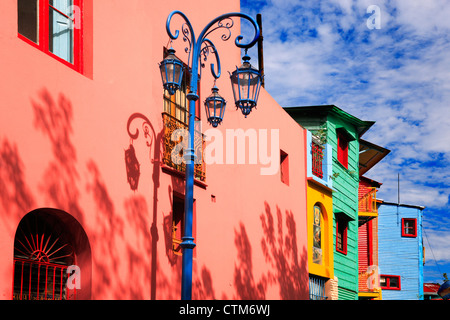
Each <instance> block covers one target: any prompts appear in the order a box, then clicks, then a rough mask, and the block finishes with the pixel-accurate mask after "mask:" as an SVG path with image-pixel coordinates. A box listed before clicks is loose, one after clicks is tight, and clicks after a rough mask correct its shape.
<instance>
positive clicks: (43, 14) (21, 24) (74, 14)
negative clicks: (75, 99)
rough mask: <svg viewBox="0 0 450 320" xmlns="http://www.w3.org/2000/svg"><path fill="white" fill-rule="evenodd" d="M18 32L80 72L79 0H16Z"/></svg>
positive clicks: (23, 37) (42, 49)
mask: <svg viewBox="0 0 450 320" xmlns="http://www.w3.org/2000/svg"><path fill="white" fill-rule="evenodd" d="M17 5H18V33H19V38H21V39H23V40H25V41H26V42H28V43H30V44H31V45H33V46H35V47H37V48H38V49H39V50H41V51H43V52H45V53H47V54H49V55H51V56H53V57H54V58H56V59H57V60H59V61H61V62H63V63H64V64H66V65H68V66H70V67H71V68H73V69H75V70H77V71H79V72H81V71H82V70H81V55H82V26H83V23H82V0H18V1H17Z"/></svg>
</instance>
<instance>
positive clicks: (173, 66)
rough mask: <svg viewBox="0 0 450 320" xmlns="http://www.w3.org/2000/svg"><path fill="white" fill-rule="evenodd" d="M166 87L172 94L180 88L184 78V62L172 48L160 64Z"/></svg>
mask: <svg viewBox="0 0 450 320" xmlns="http://www.w3.org/2000/svg"><path fill="white" fill-rule="evenodd" d="M159 70H160V71H161V78H162V81H163V86H164V89H166V90H167V91H169V94H170V95H173V94H175V92H176V91H177V90H178V89H180V87H181V81H182V80H183V63H182V62H181V61H180V60H179V59H178V58H177V57H176V56H175V50H174V49H173V48H170V49H169V50H168V55H167V57H166V58H165V59H164V60H163V61H162V62H161V63H160V64H159Z"/></svg>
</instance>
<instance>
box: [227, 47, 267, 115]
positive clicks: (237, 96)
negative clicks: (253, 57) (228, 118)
mask: <svg viewBox="0 0 450 320" xmlns="http://www.w3.org/2000/svg"><path fill="white" fill-rule="evenodd" d="M242 60H243V61H244V63H243V64H242V65H241V66H240V67H239V68H236V70H235V71H233V73H232V74H231V85H232V87H233V94H234V101H235V103H236V108H239V109H241V111H242V114H243V115H244V116H245V117H246V118H247V116H248V115H249V114H250V112H252V109H253V108H254V107H256V104H257V102H258V97H259V91H260V89H261V83H262V77H261V74H260V72H259V71H258V70H257V69H255V68H253V67H252V65H251V64H250V62H249V61H250V57H249V56H248V55H247V50H246V52H245V56H244V57H243V58H242Z"/></svg>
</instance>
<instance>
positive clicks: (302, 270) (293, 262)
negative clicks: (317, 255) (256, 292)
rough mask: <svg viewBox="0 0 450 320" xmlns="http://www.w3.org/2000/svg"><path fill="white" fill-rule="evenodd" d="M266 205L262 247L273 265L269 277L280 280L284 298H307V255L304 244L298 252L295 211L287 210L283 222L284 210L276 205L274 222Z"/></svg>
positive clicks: (276, 281) (281, 294) (263, 217)
mask: <svg viewBox="0 0 450 320" xmlns="http://www.w3.org/2000/svg"><path fill="white" fill-rule="evenodd" d="M264 205H265V211H266V212H265V214H262V215H261V216H260V218H261V224H262V228H263V231H264V238H263V239H262V240H261V247H262V251H263V253H264V257H265V259H266V262H268V263H270V264H271V265H272V270H271V271H270V272H269V273H268V274H267V278H268V280H269V282H271V283H273V282H275V283H278V285H279V286H280V297H281V299H285V300H294V299H308V294H307V288H308V272H307V270H308V269H307V262H308V255H307V251H306V248H305V247H304V248H303V250H302V252H301V253H299V250H298V247H297V243H298V242H297V227H296V222H295V219H294V214H293V213H292V211H288V210H286V212H285V218H284V219H285V225H283V214H282V213H281V210H280V208H278V206H277V209H276V217H277V219H276V225H275V219H274V215H273V214H272V211H271V209H270V206H269V204H268V203H267V202H265V203H264ZM285 227H286V229H285Z"/></svg>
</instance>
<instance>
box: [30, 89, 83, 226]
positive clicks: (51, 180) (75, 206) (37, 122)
mask: <svg viewBox="0 0 450 320" xmlns="http://www.w3.org/2000/svg"><path fill="white" fill-rule="evenodd" d="M39 98H40V99H39V100H38V101H35V100H32V106H33V111H34V126H35V128H36V129H38V130H40V131H42V132H43V133H44V135H46V136H47V137H48V139H49V140H50V143H51V147H52V151H53V160H52V161H51V162H50V164H49V166H48V168H47V170H46V171H45V173H44V179H43V181H45V183H43V184H41V185H40V189H41V190H42V191H43V192H44V193H45V195H46V197H47V198H48V200H50V201H51V202H52V203H54V205H55V206H56V208H59V209H62V210H65V211H67V212H70V214H71V215H73V216H74V217H75V218H76V219H77V220H78V221H79V222H80V223H81V224H83V214H82V211H81V208H80V205H79V203H78V198H79V192H78V188H76V187H75V186H76V184H77V181H78V180H79V174H78V171H77V168H76V163H77V156H76V150H75V147H74V145H73V143H72V139H71V136H72V134H73V128H72V118H73V112H72V103H71V102H70V101H69V99H68V98H66V97H65V96H64V95H63V94H59V96H58V99H57V100H55V99H53V98H52V96H51V95H50V93H49V92H48V90H46V89H43V90H42V91H41V93H40V95H39Z"/></svg>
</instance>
